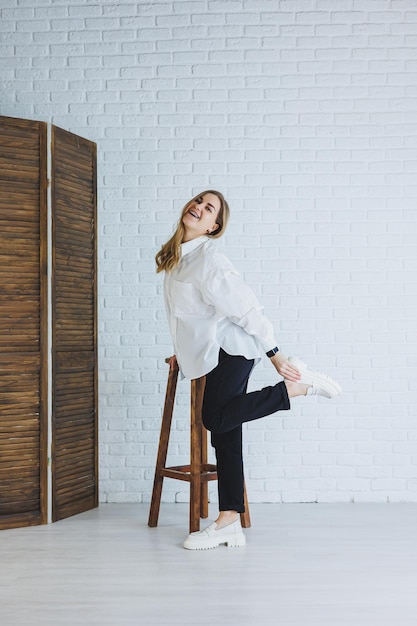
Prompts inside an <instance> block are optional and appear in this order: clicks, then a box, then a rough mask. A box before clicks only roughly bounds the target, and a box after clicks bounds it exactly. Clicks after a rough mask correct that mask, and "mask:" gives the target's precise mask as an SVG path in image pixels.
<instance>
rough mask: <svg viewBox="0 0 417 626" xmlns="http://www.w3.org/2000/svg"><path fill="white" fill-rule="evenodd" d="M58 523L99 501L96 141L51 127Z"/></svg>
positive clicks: (54, 454) (54, 461)
mask: <svg viewBox="0 0 417 626" xmlns="http://www.w3.org/2000/svg"><path fill="white" fill-rule="evenodd" d="M52 216H53V231H52V232H53V242H54V246H53V291H52V311H53V315H52V328H53V336H52V346H53V348H52V349H53V411H52V415H53V423H52V433H53V446H52V476H53V482H52V518H53V521H56V520H58V519H62V518H63V517H68V516H69V515H73V514H74V513H80V512H81V511H85V510H87V509H91V508H93V507H94V506H97V504H98V500H97V498H98V489H97V415H96V406H97V380H96V378H97V368H96V361H97V355H96V344H97V342H96V314H95V311H96V308H97V307H96V288H95V280H96V279H95V277H96V250H95V234H94V233H95V223H96V146H95V144H94V143H92V142H90V141H87V140H86V139H82V138H81V137H78V136H76V135H73V134H71V133H69V132H67V131H64V130H62V129H60V128H55V127H54V128H53V129H52Z"/></svg>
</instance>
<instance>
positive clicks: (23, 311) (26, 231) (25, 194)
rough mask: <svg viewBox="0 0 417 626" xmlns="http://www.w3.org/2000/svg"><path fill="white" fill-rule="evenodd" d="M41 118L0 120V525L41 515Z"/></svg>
mask: <svg viewBox="0 0 417 626" xmlns="http://www.w3.org/2000/svg"><path fill="white" fill-rule="evenodd" d="M46 190H47V176H46V124H42V123H39V122H31V121H27V120H14V119H11V118H6V119H5V118H1V119H0V528H4V527H6V528H10V527H13V526H21V525H26V524H40V523H42V522H45V520H46V460H47V459H46V442H47V428H46V397H45V395H46V394H45V391H46V377H47V367H46V366H47V362H46V353H45V347H46V342H45V339H46V306H45V305H46V262H45V261H46V246H45V243H46V236H45V235H46Z"/></svg>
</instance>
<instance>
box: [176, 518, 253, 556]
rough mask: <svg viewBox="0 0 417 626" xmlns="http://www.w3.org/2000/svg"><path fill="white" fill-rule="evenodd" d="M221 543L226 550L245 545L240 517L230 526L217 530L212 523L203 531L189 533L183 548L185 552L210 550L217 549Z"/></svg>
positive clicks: (215, 525)
mask: <svg viewBox="0 0 417 626" xmlns="http://www.w3.org/2000/svg"><path fill="white" fill-rule="evenodd" d="M222 543H224V544H226V546H227V547H228V548H238V547H241V546H244V545H245V544H246V537H245V535H244V534H243V532H242V526H241V523H240V517H238V518H237V520H236V521H235V522H233V523H232V524H229V525H228V526H225V527H224V528H219V529H218V530H217V524H216V522H213V523H212V524H210V526H207V528H205V529H204V530H199V531H197V532H195V533H191V534H190V535H188V537H187V539H186V540H185V541H184V543H183V546H184V548H185V549H186V550H210V549H211V548H217V547H218V546H220V545H221V544H222Z"/></svg>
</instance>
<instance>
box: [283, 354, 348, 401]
mask: <svg viewBox="0 0 417 626" xmlns="http://www.w3.org/2000/svg"><path fill="white" fill-rule="evenodd" d="M288 360H289V361H290V362H291V363H292V364H293V365H295V367H296V368H297V369H299V370H300V373H301V379H300V380H299V381H298V382H299V383H302V384H303V385H309V387H308V389H307V394H306V395H307V396H324V397H325V398H334V397H336V396H338V395H339V394H340V393H342V388H341V386H340V385H339V383H337V382H336V381H335V380H333V379H332V378H330V377H329V376H326V374H322V373H321V372H311V371H310V370H309V369H308V368H307V365H306V363H304V361H301V359H298V358H297V357H294V356H290V357H289V358H288Z"/></svg>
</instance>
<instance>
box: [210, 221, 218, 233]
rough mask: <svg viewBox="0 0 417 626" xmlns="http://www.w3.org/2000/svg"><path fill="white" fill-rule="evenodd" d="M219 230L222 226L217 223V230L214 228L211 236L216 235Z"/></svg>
mask: <svg viewBox="0 0 417 626" xmlns="http://www.w3.org/2000/svg"><path fill="white" fill-rule="evenodd" d="M219 229H220V224H217V223H216V228H213V230H211V231H210V235H214V234H215V233H217V231H218V230H219Z"/></svg>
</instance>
